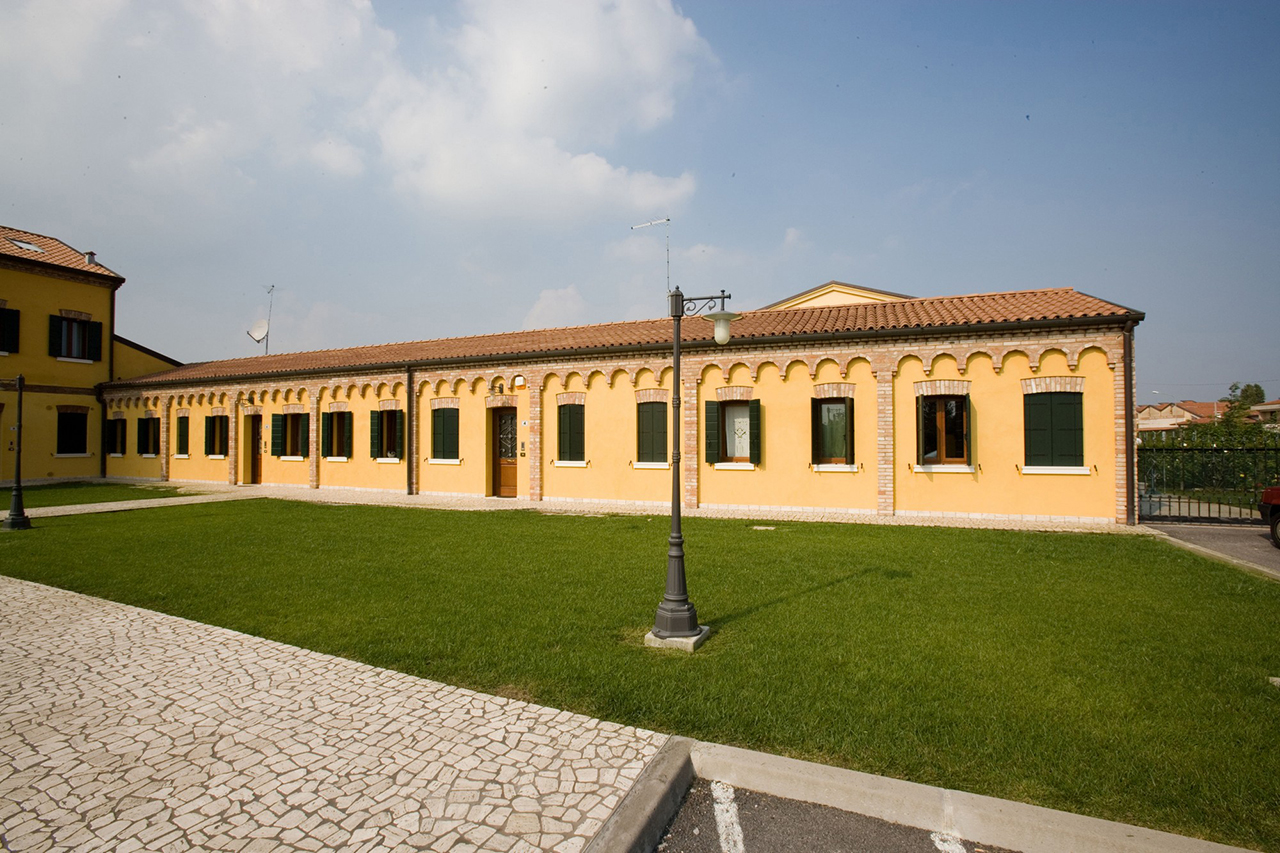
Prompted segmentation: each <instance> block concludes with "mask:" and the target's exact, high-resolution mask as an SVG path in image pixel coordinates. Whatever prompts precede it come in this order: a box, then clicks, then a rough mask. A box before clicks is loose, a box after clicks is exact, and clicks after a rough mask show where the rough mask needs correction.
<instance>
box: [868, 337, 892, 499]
mask: <svg viewBox="0 0 1280 853" xmlns="http://www.w3.org/2000/svg"><path fill="white" fill-rule="evenodd" d="M872 375H873V376H875V380H876V514H877V515H893V511H894V496H893V482H894V477H895V476H896V474H897V472H896V471H895V468H894V461H895V460H894V447H893V379H894V369H893V367H892V366H891V364H890V363H889V362H888V361H885V362H881V363H879V364H877V365H874V371H873V373H872Z"/></svg>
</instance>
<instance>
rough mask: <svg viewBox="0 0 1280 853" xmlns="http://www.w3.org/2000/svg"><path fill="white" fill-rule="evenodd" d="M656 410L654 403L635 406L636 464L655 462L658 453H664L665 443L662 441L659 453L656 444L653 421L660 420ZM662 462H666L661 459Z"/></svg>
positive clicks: (656, 406) (660, 417) (656, 405)
mask: <svg viewBox="0 0 1280 853" xmlns="http://www.w3.org/2000/svg"><path fill="white" fill-rule="evenodd" d="M657 409H658V404H656V403H639V404H637V405H636V461H637V462H657V461H658V454H659V452H663V453H665V452H666V449H667V448H666V442H665V440H664V441H663V446H662V448H661V451H659V448H658V443H657V438H656V435H657V429H656V426H657V425H656V424H655V420H661V419H662V415H661V414H657V415H656V416H655V411H656V410H657ZM663 461H666V460H665V459H663Z"/></svg>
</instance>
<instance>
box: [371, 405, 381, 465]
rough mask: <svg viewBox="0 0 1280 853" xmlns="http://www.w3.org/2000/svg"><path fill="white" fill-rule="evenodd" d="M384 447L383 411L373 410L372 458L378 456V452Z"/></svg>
mask: <svg viewBox="0 0 1280 853" xmlns="http://www.w3.org/2000/svg"><path fill="white" fill-rule="evenodd" d="M381 449H382V412H379V411H376V410H375V411H372V412H370V413H369V456H370V458H372V459H377V458H378V452H379V451H380V450H381Z"/></svg>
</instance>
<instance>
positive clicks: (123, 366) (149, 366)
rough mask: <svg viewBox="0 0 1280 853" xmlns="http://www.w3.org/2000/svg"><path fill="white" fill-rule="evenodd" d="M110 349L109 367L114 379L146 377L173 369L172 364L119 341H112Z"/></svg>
mask: <svg viewBox="0 0 1280 853" xmlns="http://www.w3.org/2000/svg"><path fill="white" fill-rule="evenodd" d="M104 345H105V344H104ZM111 349H112V359H113V361H112V365H111V366H112V372H113V373H115V376H114V378H115V379H131V378H133V377H135V376H146V375H147V374H150V373H159V372H160V371H161V370H169V369H170V368H172V367H173V363H172V362H168V361H165V360H164V359H162V358H156V357H155V356H154V355H152V354H151V353H149V352H144V351H142V350H140V349H138V348H137V347H134V346H130V345H129V344H128V343H126V342H124V341H121V340H112V342H111Z"/></svg>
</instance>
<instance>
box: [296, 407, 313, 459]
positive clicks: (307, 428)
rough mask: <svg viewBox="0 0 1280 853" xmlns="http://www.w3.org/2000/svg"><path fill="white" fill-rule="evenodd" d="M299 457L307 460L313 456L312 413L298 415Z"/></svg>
mask: <svg viewBox="0 0 1280 853" xmlns="http://www.w3.org/2000/svg"><path fill="white" fill-rule="evenodd" d="M298 451H299V452H298V455H299V456H301V457H302V458H303V459H306V458H307V457H308V456H310V455H311V413H310V412H307V413H305V414H301V415H298Z"/></svg>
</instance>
